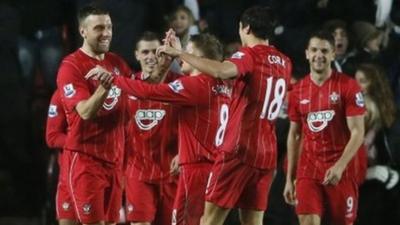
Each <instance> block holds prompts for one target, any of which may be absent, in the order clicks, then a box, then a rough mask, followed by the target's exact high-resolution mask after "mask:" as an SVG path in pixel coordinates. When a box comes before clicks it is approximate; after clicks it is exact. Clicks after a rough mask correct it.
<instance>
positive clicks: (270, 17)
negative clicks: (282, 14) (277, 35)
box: [240, 6, 276, 39]
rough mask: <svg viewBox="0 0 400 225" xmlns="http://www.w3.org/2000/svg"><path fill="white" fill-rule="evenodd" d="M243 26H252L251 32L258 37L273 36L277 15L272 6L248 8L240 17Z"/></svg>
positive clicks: (267, 37) (268, 37)
mask: <svg viewBox="0 0 400 225" xmlns="http://www.w3.org/2000/svg"><path fill="white" fill-rule="evenodd" d="M240 22H241V23H242V26H243V27H246V26H248V25H249V26H250V30H251V32H252V33H253V34H254V36H256V37H257V38H261V39H270V38H272V35H273V32H274V28H275V25H276V20H275V15H274V12H273V10H272V9H271V8H270V7H266V6H253V7H251V8H248V9H246V10H245V11H244V12H243V14H242V16H241V17H240Z"/></svg>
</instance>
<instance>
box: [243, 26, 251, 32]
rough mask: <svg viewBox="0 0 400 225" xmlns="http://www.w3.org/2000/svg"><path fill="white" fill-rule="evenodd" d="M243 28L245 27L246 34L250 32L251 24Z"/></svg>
mask: <svg viewBox="0 0 400 225" xmlns="http://www.w3.org/2000/svg"><path fill="white" fill-rule="evenodd" d="M243 29H244V32H245V34H250V31H251V29H250V25H247V26H245V27H244V28H243Z"/></svg>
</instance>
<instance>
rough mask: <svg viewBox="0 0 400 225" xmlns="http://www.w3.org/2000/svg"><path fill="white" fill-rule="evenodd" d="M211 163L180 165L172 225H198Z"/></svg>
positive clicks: (202, 211)
mask: <svg viewBox="0 0 400 225" xmlns="http://www.w3.org/2000/svg"><path fill="white" fill-rule="evenodd" d="M211 167H212V164H211V163H196V164H186V165H182V166H181V168H180V174H179V181H178V189H177V192H176V196H175V202H174V210H173V211H172V225H198V224H200V218H201V216H202V215H203V213H204V205H205V202H204V197H205V191H206V186H207V180H208V176H209V174H210V169H211Z"/></svg>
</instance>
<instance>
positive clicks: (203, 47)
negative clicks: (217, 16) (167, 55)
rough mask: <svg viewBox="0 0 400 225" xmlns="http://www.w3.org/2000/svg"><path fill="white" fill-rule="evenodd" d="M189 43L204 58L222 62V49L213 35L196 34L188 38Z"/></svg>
mask: <svg viewBox="0 0 400 225" xmlns="http://www.w3.org/2000/svg"><path fill="white" fill-rule="evenodd" d="M190 41H191V42H192V43H193V44H194V45H195V46H196V47H197V48H198V49H199V50H200V51H201V52H202V53H203V54H204V57H206V58H208V59H213V60H218V61H222V60H223V56H224V48H223V46H222V44H221V42H220V41H219V40H218V38H216V37H215V36H214V35H211V34H207V33H204V34H196V35H192V36H191V37H190Z"/></svg>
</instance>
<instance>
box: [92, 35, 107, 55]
mask: <svg viewBox="0 0 400 225" xmlns="http://www.w3.org/2000/svg"><path fill="white" fill-rule="evenodd" d="M107 40H108V43H101V41H100V40H98V41H96V43H95V44H94V45H92V49H93V51H94V52H95V53H96V54H103V53H106V52H108V51H109V50H110V44H111V38H110V39H107Z"/></svg>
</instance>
